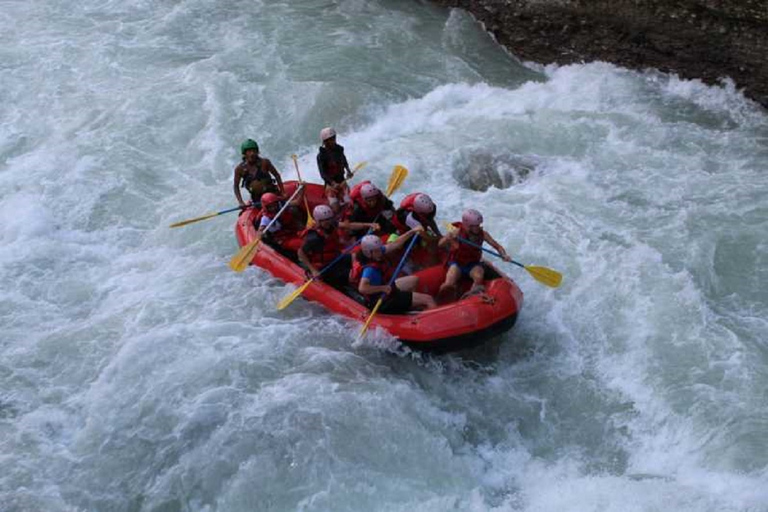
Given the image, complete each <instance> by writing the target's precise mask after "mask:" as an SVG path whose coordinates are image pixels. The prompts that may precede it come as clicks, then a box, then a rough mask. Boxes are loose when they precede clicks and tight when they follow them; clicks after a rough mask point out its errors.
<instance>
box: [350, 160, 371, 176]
mask: <svg viewBox="0 0 768 512" xmlns="http://www.w3.org/2000/svg"><path fill="white" fill-rule="evenodd" d="M366 165H368V162H360V163H359V164H357V165H356V166H354V167H353V168H352V174H355V173H356V172H357V171H359V170H360V169H362V168H363V167H365V166H366Z"/></svg>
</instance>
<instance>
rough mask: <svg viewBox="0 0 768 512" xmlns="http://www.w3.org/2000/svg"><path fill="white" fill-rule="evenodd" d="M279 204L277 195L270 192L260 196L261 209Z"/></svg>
mask: <svg viewBox="0 0 768 512" xmlns="http://www.w3.org/2000/svg"><path fill="white" fill-rule="evenodd" d="M279 202H280V196H278V195H277V194H273V193H272V192H267V193H266V194H262V196H261V206H262V207H263V208H269V207H270V206H271V205H273V204H277V203H279Z"/></svg>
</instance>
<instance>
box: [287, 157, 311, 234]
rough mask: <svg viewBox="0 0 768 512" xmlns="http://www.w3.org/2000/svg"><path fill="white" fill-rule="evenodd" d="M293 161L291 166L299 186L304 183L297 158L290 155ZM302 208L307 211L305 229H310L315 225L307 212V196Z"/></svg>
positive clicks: (309, 212)
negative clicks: (294, 170)
mask: <svg viewBox="0 0 768 512" xmlns="http://www.w3.org/2000/svg"><path fill="white" fill-rule="evenodd" d="M291 158H292V159H293V165H294V166H295V167H296V176H298V177H299V185H303V184H304V181H302V179H301V171H300V170H299V157H297V156H296V155H291ZM304 208H306V209H307V227H308V228H311V227H312V226H314V225H315V219H313V218H312V212H311V211H310V210H309V203H308V202H307V196H306V195H305V196H304Z"/></svg>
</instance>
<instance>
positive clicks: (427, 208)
mask: <svg viewBox="0 0 768 512" xmlns="http://www.w3.org/2000/svg"><path fill="white" fill-rule="evenodd" d="M413 209H414V210H415V211H416V213H420V214H422V215H429V214H430V213H432V212H433V211H435V203H433V202H432V199H430V198H429V196H428V195H427V194H419V195H417V196H416V197H415V198H414V199H413Z"/></svg>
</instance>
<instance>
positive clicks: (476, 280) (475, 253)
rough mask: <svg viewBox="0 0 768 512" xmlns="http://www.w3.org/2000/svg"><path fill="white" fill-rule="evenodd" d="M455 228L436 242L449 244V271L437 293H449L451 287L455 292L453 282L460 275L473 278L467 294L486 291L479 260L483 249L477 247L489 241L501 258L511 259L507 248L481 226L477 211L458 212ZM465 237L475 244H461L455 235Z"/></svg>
mask: <svg viewBox="0 0 768 512" xmlns="http://www.w3.org/2000/svg"><path fill="white" fill-rule="evenodd" d="M452 225H453V227H454V228H457V229H452V230H450V231H449V232H448V233H447V234H446V235H445V236H444V237H443V238H441V239H440V242H439V243H438V246H439V247H446V246H449V247H450V251H451V252H450V254H449V255H448V272H447V273H446V275H445V282H444V283H443V284H442V285H440V291H439V292H438V296H440V295H442V294H443V293H448V292H450V291H451V290H453V291H454V292H455V290H456V285H457V284H458V282H459V279H461V278H462V277H469V278H470V279H472V288H471V289H470V290H469V292H468V294H473V293H480V292H482V291H484V290H485V287H484V286H483V279H484V278H485V269H484V268H483V265H482V263H481V260H482V257H483V252H482V249H480V247H481V246H482V245H483V242H488V243H489V244H490V245H491V246H492V247H493V248H494V249H496V251H498V253H499V254H500V255H501V257H502V258H504V261H512V259H511V258H510V257H509V255H508V254H507V251H506V250H505V249H504V247H502V246H501V245H500V244H499V243H498V242H497V241H496V240H494V239H493V237H492V236H491V235H490V234H488V232H487V231H485V230H484V229H483V228H482V225H483V215H482V214H481V213H480V212H479V211H477V210H472V209H470V210H466V211H464V213H463V214H462V215H461V222H454V223H453V224H452ZM459 237H460V238H463V239H464V240H468V241H469V242H472V243H473V244H476V245H477V246H478V247H473V246H471V245H469V244H467V243H464V242H462V241H460V240H458V238H459Z"/></svg>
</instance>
